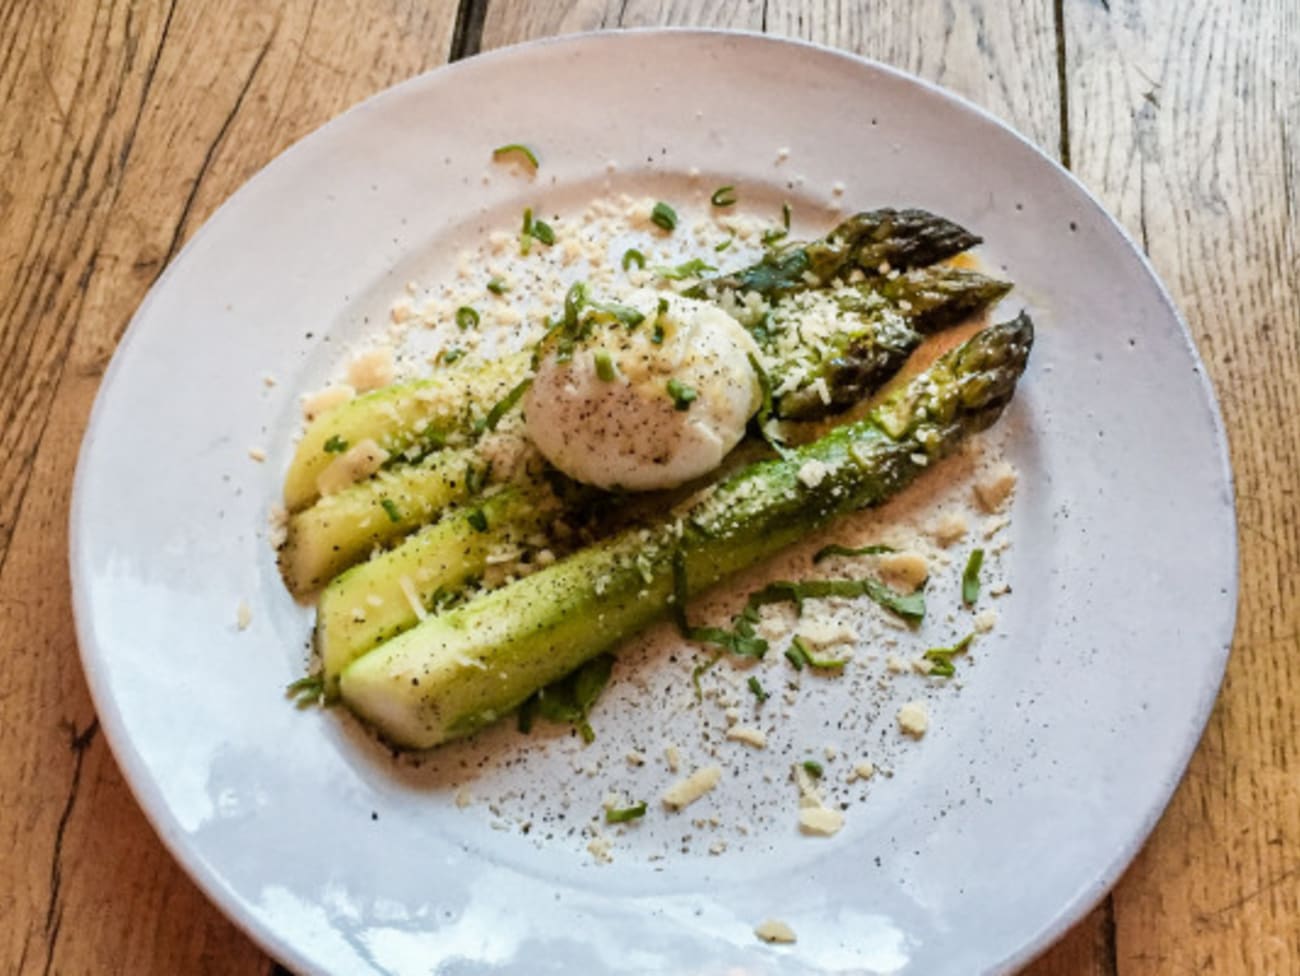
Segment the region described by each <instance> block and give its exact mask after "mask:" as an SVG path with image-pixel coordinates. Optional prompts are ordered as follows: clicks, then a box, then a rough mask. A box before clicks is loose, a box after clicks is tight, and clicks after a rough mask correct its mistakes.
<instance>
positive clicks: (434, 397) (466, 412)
mask: <svg viewBox="0 0 1300 976" xmlns="http://www.w3.org/2000/svg"><path fill="white" fill-rule="evenodd" d="M528 362H529V356H528V354H527V353H519V354H516V355H513V356H507V357H505V358H503V359H499V360H496V361H495V362H492V363H488V364H487V365H477V366H473V367H465V368H462V369H449V370H446V371H444V372H441V373H439V374H438V375H437V376H434V377H431V378H429V379H425V380H417V381H416V382H414V383H401V384H395V385H393V386H386V387H384V388H383V389H379V390H375V391H374V392H373V393H367V394H366V395H365V396H360V397H357V398H356V399H354V400H349V401H347V402H346V403H342V404H340V405H339V406H337V407H335V408H334V409H332V410H329V411H327V412H326V413H324V414H322V415H321V416H319V417H317V418H316V419H315V420H314V421H313V422H312V423H311V424H310V425H309V426H308V427H307V431H306V433H304V434H303V437H302V440H301V441H299V442H298V449H297V450H296V451H295V452H294V456H293V460H292V461H291V462H290V464H289V471H288V473H287V474H286V475H285V479H284V505H285V508H287V509H288V510H289V511H290V512H296V511H299V510H300V509H303V508H306V507H307V506H308V505H310V504H311V503H312V502H314V501H316V499H318V498H319V497H320V496H321V492H320V489H319V487H318V485H317V482H318V480H319V479H320V477H321V475H322V474H323V473H324V472H325V470H326V469H327V468H329V467H330V465H331V464H333V463H335V462H336V461H337V460H338V453H339V451H340V450H341V449H343V448H346V447H347V446H348V445H353V444H360V443H361V442H363V441H365V440H372V441H374V442H375V443H376V444H378V445H379V447H380V448H382V449H383V450H384V451H385V452H386V453H387V454H388V455H389V456H391V457H397V456H398V455H400V454H402V453H403V452H405V451H409V450H411V449H412V448H415V449H416V450H419V451H421V452H423V451H425V450H432V449H436V448H439V447H441V446H443V445H444V444H447V443H451V444H454V443H456V442H457V441H459V442H461V443H465V442H467V441H468V440H469V439H472V437H473V436H474V434H475V423H476V422H477V421H481V419H482V418H483V416H484V415H486V413H487V412H488V410H490V409H491V407H492V406H493V405H494V404H495V403H497V402H498V401H499V400H500V399H501V398H502V397H504V396H505V395H506V394H507V393H509V392H510V390H511V389H512V388H513V387H514V386H515V385H516V384H517V383H518V382H519V381H520V380H521V379H523V377H524V376H525V375H526V374H527V372H528Z"/></svg>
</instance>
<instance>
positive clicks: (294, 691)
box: [284, 674, 325, 708]
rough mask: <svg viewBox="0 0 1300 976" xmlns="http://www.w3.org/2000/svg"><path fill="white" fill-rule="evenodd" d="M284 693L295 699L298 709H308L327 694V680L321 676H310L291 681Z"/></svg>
mask: <svg viewBox="0 0 1300 976" xmlns="http://www.w3.org/2000/svg"><path fill="white" fill-rule="evenodd" d="M284 693H285V694H286V695H287V696H288V697H289V698H292V699H293V703H294V705H296V706H297V707H298V708H307V707H309V706H311V705H315V704H316V703H317V702H319V701H320V698H321V695H323V694H324V693H325V678H324V677H323V676H322V675H319V674H309V675H306V676H305V677H302V678H299V679H298V680H297V681H291V682H289V684H287V685H286V686H285V689H284Z"/></svg>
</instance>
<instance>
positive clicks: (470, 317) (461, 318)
mask: <svg viewBox="0 0 1300 976" xmlns="http://www.w3.org/2000/svg"><path fill="white" fill-rule="evenodd" d="M488 287H489V288H491V287H492V285H491V283H490V282H489V284H488ZM478 323H479V317H478V312H476V311H474V309H472V308H470V307H469V306H468V305H462V306H461V307H460V308H458V309H456V325H458V326H459V327H460V328H461V329H462V330H464V329H474V328H477V327H478Z"/></svg>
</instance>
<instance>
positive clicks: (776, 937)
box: [754, 918, 795, 945]
mask: <svg viewBox="0 0 1300 976" xmlns="http://www.w3.org/2000/svg"><path fill="white" fill-rule="evenodd" d="M754 934H755V935H756V936H758V937H759V938H760V939H762V940H763V941H764V942H773V943H779V944H786V945H788V944H791V943H793V942H794V941H795V934H794V929H792V928H790V926H789V925H787V924H786V923H785V922H782V921H781V920H780V919H776V918H769V919H768V920H767V921H765V922H761V923H759V924H758V925H757V926H755V928H754Z"/></svg>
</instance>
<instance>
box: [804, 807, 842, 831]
mask: <svg viewBox="0 0 1300 976" xmlns="http://www.w3.org/2000/svg"><path fill="white" fill-rule="evenodd" d="M843 826H844V814H842V813H840V811H838V810H832V809H830V808H829V807H805V808H804V809H802V810H800V811H799V829H800V830H802V831H803V832H804V833H805V834H815V835H816V836H818V837H831V836H833V835H834V834H837V833H839V831H840V828H841V827H843Z"/></svg>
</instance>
